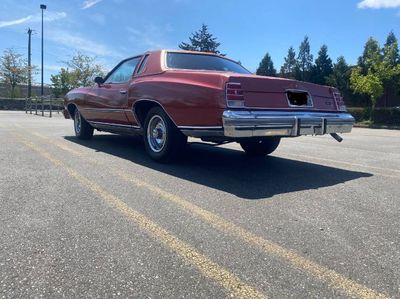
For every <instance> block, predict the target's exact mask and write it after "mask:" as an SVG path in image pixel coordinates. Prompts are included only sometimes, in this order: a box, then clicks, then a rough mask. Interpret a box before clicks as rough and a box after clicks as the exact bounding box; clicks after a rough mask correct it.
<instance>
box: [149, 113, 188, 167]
mask: <svg viewBox="0 0 400 299" xmlns="http://www.w3.org/2000/svg"><path fill="white" fill-rule="evenodd" d="M144 129H145V132H144V144H145V146H146V151H147V153H148V154H149V155H150V157H151V158H153V159H154V160H156V161H159V162H168V161H170V160H172V159H174V158H176V157H177V156H178V155H179V153H181V152H182V150H183V149H184V147H185V146H186V143H187V137H186V136H185V135H183V134H182V132H181V131H179V129H178V128H177V127H176V126H175V125H174V123H173V122H172V121H171V120H170V119H169V117H168V116H167V115H166V113H165V112H164V110H163V109H162V108H160V107H154V108H152V109H150V111H149V112H148V114H147V116H146V120H145V126H144Z"/></svg>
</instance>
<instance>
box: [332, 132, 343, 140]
mask: <svg viewBox="0 0 400 299" xmlns="http://www.w3.org/2000/svg"><path fill="white" fill-rule="evenodd" d="M331 136H332V137H333V138H334V139H335V140H336V141H337V142H342V141H343V138H342V137H340V136H339V135H338V134H336V133H331Z"/></svg>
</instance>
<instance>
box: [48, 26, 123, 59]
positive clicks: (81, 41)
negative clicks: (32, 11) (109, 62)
mask: <svg viewBox="0 0 400 299" xmlns="http://www.w3.org/2000/svg"><path fill="white" fill-rule="evenodd" d="M46 37H47V38H48V39H49V40H51V41H53V42H56V43H58V44H61V45H63V46H65V47H68V48H70V49H74V50H79V51H83V52H87V53H91V54H94V55H99V56H113V57H121V56H123V55H121V54H120V53H119V52H118V51H115V50H114V49H111V48H109V47H107V46H106V45H103V44H101V43H98V42H95V41H92V40H90V39H88V38H86V37H83V36H79V35H75V34H72V33H70V32H68V31H64V30H49V31H48V32H47V35H46Z"/></svg>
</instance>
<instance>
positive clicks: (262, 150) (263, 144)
mask: <svg viewBox="0 0 400 299" xmlns="http://www.w3.org/2000/svg"><path fill="white" fill-rule="evenodd" d="M280 141H281V138H280V137H264V138H249V139H245V140H241V141H240V142H239V143H240V146H241V147H242V149H243V150H244V151H245V152H246V154H248V155H249V156H255V157H265V156H267V155H269V154H271V153H272V152H274V151H275V150H276V149H277V147H278V145H279V143H280Z"/></svg>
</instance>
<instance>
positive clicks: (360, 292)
mask: <svg viewBox="0 0 400 299" xmlns="http://www.w3.org/2000/svg"><path fill="white" fill-rule="evenodd" d="M35 135H36V136H38V137H40V136H41V134H38V133H35ZM42 137H43V138H44V139H46V138H47V137H44V136H42ZM52 144H53V145H56V146H57V147H59V148H61V149H63V150H66V151H68V152H70V153H72V154H74V153H75V152H76V150H74V149H72V148H70V147H69V146H67V145H65V144H61V142H54V141H52ZM77 156H79V157H82V158H84V159H85V160H88V161H90V162H92V163H95V164H98V165H102V166H105V164H104V163H100V162H99V161H96V160H95V159H93V158H92V157H90V156H88V155H85V154H83V153H81V152H79V153H78V154H77ZM109 168H110V169H111V171H112V173H113V174H115V175H117V176H119V177H120V178H122V179H124V180H126V181H128V182H131V183H133V184H134V185H135V186H137V187H142V188H145V189H147V190H149V191H150V192H152V193H154V194H156V195H158V196H159V198H161V199H164V200H167V201H170V202H172V203H175V204H176V205H178V206H180V207H181V208H182V209H184V210H186V211H188V212H190V213H192V214H194V215H197V216H198V217H200V218H201V219H203V220H205V221H206V222H208V223H209V224H211V225H212V226H213V227H215V228H216V229H218V230H220V231H222V232H223V233H228V234H230V235H233V236H234V237H237V238H240V239H242V240H244V241H246V242H247V243H249V244H251V245H253V246H256V247H258V248H260V249H261V250H262V251H264V252H265V253H267V254H272V255H274V256H277V257H279V258H281V259H283V260H285V261H286V262H288V263H290V264H291V265H292V266H294V267H296V268H299V269H301V270H303V271H305V272H307V273H309V274H311V275H313V276H314V277H317V278H318V279H319V280H321V281H323V282H325V283H327V284H328V285H330V286H331V287H332V288H335V289H339V290H342V291H344V292H346V293H347V294H348V295H350V296H352V297H354V296H355V297H359V298H387V297H386V296H385V295H384V294H381V293H378V292H376V291H375V290H372V289H370V288H368V287H366V286H363V285H361V284H359V283H357V282H354V281H352V280H351V279H349V278H346V277H345V276H343V275H341V274H339V273H337V272H335V271H333V270H330V269H328V268H326V267H324V266H322V265H319V264H318V263H316V262H313V261H311V260H308V259H306V258H305V257H303V256H301V255H299V254H297V253H296V252H294V251H292V250H290V249H286V248H285V247H283V246H281V245H279V244H277V243H275V242H273V241H270V240H266V239H263V238H261V237H259V236H257V235H255V234H253V233H252V232H250V231H248V230H246V229H244V228H241V227H240V226H238V225H236V224H234V223H232V222H230V221H227V220H225V219H223V218H222V217H220V216H218V215H216V214H214V213H212V212H209V211H207V210H205V209H203V208H201V207H199V206H197V205H195V204H192V203H191V202H189V201H187V200H184V199H183V198H181V197H179V196H177V195H174V194H172V193H169V192H167V191H165V190H163V189H161V188H159V187H157V186H154V185H151V184H149V183H147V182H144V181H142V180H139V179H137V178H135V177H133V176H132V175H131V174H128V173H126V172H124V171H122V170H120V169H116V168H113V167H109Z"/></svg>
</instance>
